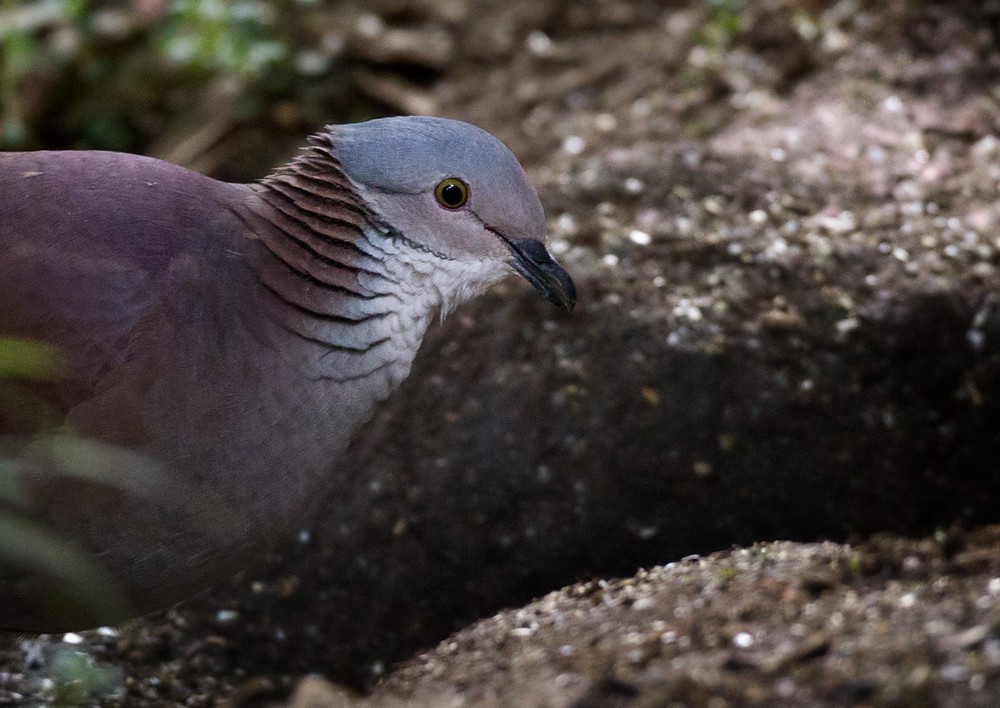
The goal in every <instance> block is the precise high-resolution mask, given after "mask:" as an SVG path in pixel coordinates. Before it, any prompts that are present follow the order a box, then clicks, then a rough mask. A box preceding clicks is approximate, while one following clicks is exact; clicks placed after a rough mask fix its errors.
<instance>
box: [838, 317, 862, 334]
mask: <svg viewBox="0 0 1000 708" xmlns="http://www.w3.org/2000/svg"><path fill="white" fill-rule="evenodd" d="M860 324H861V323H860V322H859V321H858V319H857V318H855V317H847V318H845V319H842V320H840V321H838V322H837V324H836V325H834V326H835V327H836V329H837V334H847V333H848V332H852V331H854V330H856V329H857V328H858V326H859V325H860Z"/></svg>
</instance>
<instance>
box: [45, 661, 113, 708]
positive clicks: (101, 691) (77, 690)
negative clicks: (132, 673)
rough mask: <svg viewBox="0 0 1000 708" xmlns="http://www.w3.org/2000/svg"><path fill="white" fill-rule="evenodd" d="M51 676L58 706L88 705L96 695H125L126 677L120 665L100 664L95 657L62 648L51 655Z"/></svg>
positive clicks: (54, 700) (55, 703) (54, 703)
mask: <svg viewBox="0 0 1000 708" xmlns="http://www.w3.org/2000/svg"><path fill="white" fill-rule="evenodd" d="M51 678H52V680H53V683H54V684H55V686H54V693H55V695H54V696H53V698H52V703H53V705H55V706H79V705H84V704H87V703H88V702H89V701H91V700H92V699H93V698H94V697H95V696H115V695H117V696H118V697H119V698H120V697H121V695H122V694H124V685H125V676H124V672H123V671H122V669H121V667H118V666H108V665H105V664H99V663H97V661H95V660H94V658H93V657H92V656H88V655H87V654H84V653H83V652H79V651H75V650H73V649H70V648H69V647H60V648H59V649H57V650H56V653H55V655H54V656H53V657H52V669H51Z"/></svg>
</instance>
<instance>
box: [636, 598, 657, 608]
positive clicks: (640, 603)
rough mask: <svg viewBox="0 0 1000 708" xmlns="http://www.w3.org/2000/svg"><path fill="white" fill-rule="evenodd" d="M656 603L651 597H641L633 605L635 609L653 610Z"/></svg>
mask: <svg viewBox="0 0 1000 708" xmlns="http://www.w3.org/2000/svg"><path fill="white" fill-rule="evenodd" d="M655 605H656V603H655V602H654V601H653V598H651V597H640V598H639V599H638V600H636V601H635V603H633V605H632V609H634V610H651V609H653V607H654V606H655Z"/></svg>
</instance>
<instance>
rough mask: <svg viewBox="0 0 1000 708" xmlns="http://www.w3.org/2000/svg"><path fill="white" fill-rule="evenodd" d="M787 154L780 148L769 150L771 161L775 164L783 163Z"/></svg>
mask: <svg viewBox="0 0 1000 708" xmlns="http://www.w3.org/2000/svg"><path fill="white" fill-rule="evenodd" d="M787 157H788V154H787V153H786V152H785V151H784V150H783V149H782V148H780V147H776V148H771V159H772V160H773V161H775V162H784V161H785V159H786V158H787Z"/></svg>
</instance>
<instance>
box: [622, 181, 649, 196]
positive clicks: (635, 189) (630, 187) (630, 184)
mask: <svg viewBox="0 0 1000 708" xmlns="http://www.w3.org/2000/svg"><path fill="white" fill-rule="evenodd" d="M645 188H646V185H645V184H644V183H643V181H642V180H641V179H639V178H638V177H629V178H628V179H626V180H625V191H626V192H628V193H629V194H639V193H640V192H641V191H642V190H643V189H645Z"/></svg>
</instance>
